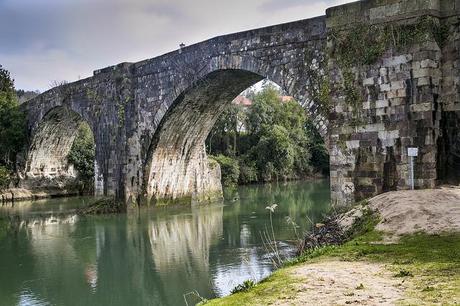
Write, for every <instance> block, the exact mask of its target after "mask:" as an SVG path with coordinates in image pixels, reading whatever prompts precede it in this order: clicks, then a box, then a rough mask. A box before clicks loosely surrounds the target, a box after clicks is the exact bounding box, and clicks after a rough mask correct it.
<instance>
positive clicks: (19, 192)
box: [0, 188, 80, 203]
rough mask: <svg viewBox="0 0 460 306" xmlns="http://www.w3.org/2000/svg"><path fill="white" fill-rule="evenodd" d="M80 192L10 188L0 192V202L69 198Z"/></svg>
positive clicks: (73, 190)
mask: <svg viewBox="0 0 460 306" xmlns="http://www.w3.org/2000/svg"><path fill="white" fill-rule="evenodd" d="M79 194H80V192H79V191H78V190H77V189H76V188H70V189H59V188H55V189H52V188H49V189H47V190H40V191H33V190H29V189H25V188H10V189H6V190H3V191H0V202H2V203H5V202H16V201H18V202H19V201H29V200H40V199H47V198H59V197H71V196H76V195H79Z"/></svg>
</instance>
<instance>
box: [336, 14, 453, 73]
mask: <svg viewBox="0 0 460 306" xmlns="http://www.w3.org/2000/svg"><path fill="white" fill-rule="evenodd" d="M448 34H449V32H448V28H447V26H446V25H444V24H442V23H441V22H440V21H439V19H437V18H433V17H429V16H426V17H421V18H419V19H418V20H417V22H415V23H412V24H398V25H394V24H392V23H390V24H384V25H368V24H364V23H362V24H357V25H354V26H353V28H351V29H346V30H341V31H332V32H331V33H330V37H331V39H332V41H331V42H332V50H331V51H332V52H331V54H330V56H332V58H335V59H336V60H337V62H338V63H339V65H340V66H342V67H343V66H348V67H351V66H355V67H356V66H361V65H372V64H374V63H375V62H376V61H377V60H378V59H379V58H381V57H382V56H383V54H384V53H385V52H386V51H387V50H389V49H394V50H396V51H400V50H402V49H404V48H406V47H410V46H412V45H414V44H417V43H424V42H430V41H435V42H436V43H437V44H438V46H439V47H442V46H443V45H444V44H445V41H446V39H447V36H448Z"/></svg>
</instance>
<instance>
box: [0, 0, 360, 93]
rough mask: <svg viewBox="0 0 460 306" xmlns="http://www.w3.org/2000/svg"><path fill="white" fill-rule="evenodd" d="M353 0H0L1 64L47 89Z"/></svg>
mask: <svg viewBox="0 0 460 306" xmlns="http://www.w3.org/2000/svg"><path fill="white" fill-rule="evenodd" d="M346 2H352V1H351V0H0V64H1V65H2V66H4V68H6V69H8V70H9V71H10V72H11V74H12V76H13V77H14V79H15V83H16V88H21V89H28V90H35V89H38V90H41V91H43V90H46V89H49V84H50V83H51V82H52V81H55V80H57V81H62V80H67V81H74V80H77V79H79V78H84V77H88V76H90V75H92V71H93V70H96V69H99V68H103V67H106V66H110V65H114V64H117V63H120V62H135V61H139V60H142V59H146V58H151V57H155V56H158V55H161V54H163V53H166V52H168V51H172V50H174V49H177V48H178V45H179V44H180V43H181V42H184V43H185V44H187V45H190V44H193V43H196V42H199V41H202V40H205V39H208V38H211V37H214V36H217V35H222V34H228V33H232V32H237V31H242V30H249V29H251V28H258V27H262V26H267V25H271V24H277V23H282V22H288V21H295V20H298V19H304V18H309V17H315V16H319V15H324V13H325V10H326V8H327V7H330V6H334V5H339V4H343V3H346Z"/></svg>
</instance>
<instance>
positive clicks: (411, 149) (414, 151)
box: [407, 148, 418, 157]
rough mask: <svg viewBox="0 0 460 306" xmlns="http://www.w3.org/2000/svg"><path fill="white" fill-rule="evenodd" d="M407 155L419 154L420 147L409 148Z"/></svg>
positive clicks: (414, 155)
mask: <svg viewBox="0 0 460 306" xmlns="http://www.w3.org/2000/svg"><path fill="white" fill-rule="evenodd" d="M407 155H408V156H413V157H416V156H418V148H407Z"/></svg>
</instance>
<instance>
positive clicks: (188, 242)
mask: <svg viewBox="0 0 460 306" xmlns="http://www.w3.org/2000/svg"><path fill="white" fill-rule="evenodd" d="M329 197H330V195H329V184H328V182H327V181H314V182H307V181H302V182H291V183H286V184H267V185H253V186H241V187H239V188H238V189H236V190H233V191H231V190H226V200H225V201H224V202H223V203H219V204H217V203H215V204H208V205H200V206H193V207H165V208H150V209H141V210H135V211H130V212H129V213H128V214H123V215H109V216H88V217H78V216H76V215H75V214H74V213H73V211H74V209H75V208H76V207H79V206H83V205H87V204H88V202H89V201H90V199H88V198H84V197H76V198H68V199H51V200H46V201H35V202H21V203H16V204H15V205H11V204H7V205H3V206H0V305H128V306H134V305H186V303H185V301H184V294H187V293H189V292H192V291H196V292H198V293H199V294H200V295H201V296H202V297H205V298H213V297H218V296H223V295H227V294H229V293H230V291H231V289H232V288H234V287H235V286H236V285H238V284H240V283H242V282H243V281H244V280H247V279H253V280H260V279H262V278H264V277H266V276H268V275H269V274H270V273H271V271H272V270H273V267H272V264H271V260H270V258H271V257H270V254H269V253H268V251H267V250H266V248H264V246H263V242H262V239H261V233H262V232H263V231H266V230H267V229H268V230H270V231H271V229H270V217H269V211H268V210H267V209H265V207H266V206H268V205H271V204H273V203H276V204H278V207H277V208H276V210H275V212H274V213H273V229H274V232H275V236H276V239H277V241H278V246H279V248H280V252H281V253H282V255H283V256H289V255H290V254H292V253H293V250H294V248H293V244H292V242H293V241H294V240H295V238H296V234H295V231H294V227H293V225H292V223H290V222H287V220H286V218H287V217H290V218H291V219H292V220H295V222H296V223H297V225H298V226H299V227H298V228H297V232H298V234H299V235H301V234H302V233H303V232H304V231H305V230H307V229H308V228H309V226H311V222H310V221H307V220H311V221H312V222H318V221H319V220H320V219H321V216H322V214H323V213H325V212H326V211H327V210H328V207H329V202H330V198H329ZM186 297H187V300H188V304H189V305H193V304H194V303H196V302H198V301H199V299H197V298H196V297H195V296H193V295H191V294H189V295H186Z"/></svg>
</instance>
